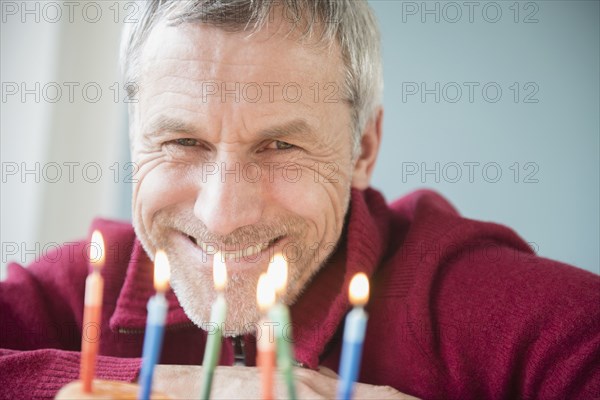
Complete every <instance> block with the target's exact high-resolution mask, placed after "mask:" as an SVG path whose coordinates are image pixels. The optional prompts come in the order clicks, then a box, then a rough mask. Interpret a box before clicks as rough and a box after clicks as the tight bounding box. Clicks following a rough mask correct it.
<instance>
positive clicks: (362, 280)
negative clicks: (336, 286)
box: [348, 272, 369, 307]
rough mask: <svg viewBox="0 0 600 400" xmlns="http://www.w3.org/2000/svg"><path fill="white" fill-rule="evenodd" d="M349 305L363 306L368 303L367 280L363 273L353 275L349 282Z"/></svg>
mask: <svg viewBox="0 0 600 400" xmlns="http://www.w3.org/2000/svg"><path fill="white" fill-rule="evenodd" d="M348 292H349V294H350V303H352V305H354V306H361V307H362V306H364V305H365V304H367V301H369V278H367V275H365V274H364V273H362V272H361V273H358V274H356V275H354V277H353V278H352V280H351V281H350V289H349V291H348Z"/></svg>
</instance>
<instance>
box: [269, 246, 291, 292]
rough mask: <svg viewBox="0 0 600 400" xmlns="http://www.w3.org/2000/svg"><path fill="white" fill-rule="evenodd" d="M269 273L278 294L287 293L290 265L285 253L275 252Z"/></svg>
mask: <svg viewBox="0 0 600 400" xmlns="http://www.w3.org/2000/svg"><path fill="white" fill-rule="evenodd" d="M267 275H268V276H269V279H271V282H273V286H274V289H275V292H276V294H277V295H279V296H281V295H282V294H283V293H285V288H286V286H287V279H288V265H287V261H286V260H285V257H283V254H281V253H277V254H275V256H274V257H273V260H272V261H271V263H269V269H268V270H267Z"/></svg>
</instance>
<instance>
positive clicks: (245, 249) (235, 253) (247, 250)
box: [186, 235, 285, 260]
mask: <svg viewBox="0 0 600 400" xmlns="http://www.w3.org/2000/svg"><path fill="white" fill-rule="evenodd" d="M186 236H187V238H188V239H189V240H190V241H191V242H192V243H193V244H194V245H195V246H196V247H198V248H200V250H202V252H203V253H204V254H214V253H215V252H216V251H220V252H221V254H222V255H223V257H225V259H226V260H230V259H236V260H239V259H241V258H246V257H252V256H254V255H257V254H259V253H261V252H263V251H265V250H267V249H269V248H270V247H272V246H274V245H276V244H277V243H279V242H280V241H282V240H283V238H284V237H285V236H278V237H276V238H274V239H272V240H269V241H267V242H262V243H249V244H246V245H243V246H241V245H236V246H235V249H225V248H224V246H219V245H217V244H215V243H204V242H198V240H197V239H196V238H195V237H193V236H190V235H186Z"/></svg>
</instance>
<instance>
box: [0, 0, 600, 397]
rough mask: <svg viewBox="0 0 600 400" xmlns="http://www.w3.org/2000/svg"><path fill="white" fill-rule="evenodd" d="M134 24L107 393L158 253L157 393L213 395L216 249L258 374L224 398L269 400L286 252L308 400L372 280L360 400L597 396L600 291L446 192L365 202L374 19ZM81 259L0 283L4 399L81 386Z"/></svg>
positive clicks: (364, 15)
mask: <svg viewBox="0 0 600 400" xmlns="http://www.w3.org/2000/svg"><path fill="white" fill-rule="evenodd" d="M128 28H129V29H128V30H127V31H126V32H125V35H124V39H123V48H122V50H123V53H122V54H123V62H124V65H123V69H124V74H125V80H126V81H129V82H134V84H132V85H130V87H131V88H135V90H134V93H131V94H132V96H135V98H136V100H137V102H136V103H133V104H131V108H130V138H131V149H132V159H133V161H134V162H135V163H136V165H137V166H138V172H137V175H136V182H135V183H134V188H133V189H134V190H133V227H132V226H131V225H129V224H125V223H118V222H114V221H106V220H97V221H95V222H94V224H93V227H92V228H93V229H100V230H101V231H102V232H103V233H104V234H105V237H106V242H107V254H106V266H105V268H104V270H103V275H104V277H105V279H106V286H105V296H104V307H103V317H102V324H103V325H102V331H101V348H100V352H101V356H100V357H99V360H98V376H99V377H101V378H105V379H117V380H127V381H134V380H135V379H136V377H137V374H138V372H139V366H140V360H139V358H138V357H139V356H140V354H141V346H142V341H143V333H144V331H143V329H144V324H145V320H146V309H145V306H146V302H147V300H148V298H149V296H150V295H152V293H153V289H152V283H151V269H152V263H151V259H152V258H153V257H154V255H155V254H156V251H157V250H158V249H164V250H165V251H166V252H167V254H168V257H169V260H170V262H171V267H172V287H173V290H174V293H169V295H168V299H169V304H170V309H169V314H168V317H167V327H166V334H165V341H164V347H163V352H162V356H161V365H159V366H158V368H157V370H156V375H155V386H156V387H158V388H159V389H162V390H164V391H166V392H169V393H171V394H173V395H175V396H177V397H194V396H197V395H198V394H199V393H200V391H199V390H200V387H199V385H200V376H201V368H202V367H201V366H199V364H200V363H201V362H202V357H203V349H204V344H205V341H206V337H207V333H206V332H205V331H204V330H203V329H202V328H207V327H209V326H210V323H211V321H210V305H211V303H212V301H213V300H214V298H215V292H214V289H213V280H212V269H211V267H212V262H213V257H214V256H215V254H216V252H217V251H220V252H221V253H222V255H223V256H224V257H225V259H226V260H227V268H228V273H229V281H228V285H227V289H226V293H225V296H226V299H227V302H228V305H229V313H228V315H227V320H226V323H225V325H224V327H223V328H224V333H225V335H226V338H225V339H224V345H223V353H222V355H221V359H220V364H221V365H223V366H231V365H232V364H233V363H234V362H235V361H238V363H243V364H245V365H246V366H243V367H242V366H237V367H222V368H220V369H219V370H218V371H217V375H216V382H215V385H214V391H215V392H214V394H215V395H217V396H222V397H225V398H257V397H259V395H260V393H259V388H258V384H257V383H256V382H257V371H256V368H254V367H253V366H254V365H255V362H256V335H257V334H264V332H263V328H264V327H260V326H259V325H258V324H257V321H258V320H259V317H260V314H259V311H258V310H257V306H256V301H255V298H256V296H255V293H256V285H257V281H258V277H259V275H260V274H261V273H262V272H265V271H266V269H267V266H268V262H269V260H270V259H271V258H272V256H273V255H274V254H275V253H279V252H281V253H283V254H284V255H285V257H286V258H287V259H288V261H289V268H290V276H289V280H288V287H287V291H286V295H285V298H284V301H285V302H286V303H287V304H288V305H290V310H291V315H292V320H293V338H290V340H293V343H294V353H295V354H294V355H295V358H296V361H297V364H298V368H296V370H295V373H296V377H297V379H298V389H299V393H300V397H310V398H332V397H333V396H334V395H335V386H336V383H337V380H336V375H335V373H334V371H337V370H338V367H339V359H340V349H341V334H342V325H343V324H342V322H343V318H344V316H345V314H346V312H347V311H348V310H349V307H350V306H349V303H348V299H347V288H348V285H349V282H350V279H351V278H352V276H353V275H354V274H355V273H357V272H364V273H366V274H367V275H368V276H369V277H370V280H371V284H372V296H371V299H370V301H369V303H368V305H367V311H368V313H369V316H370V318H369V325H368V329H367V334H366V338H365V346H364V356H363V363H362V368H361V374H360V382H362V383H361V384H359V385H358V386H357V392H356V394H357V397H359V398H403V395H402V394H401V393H407V394H410V395H413V396H418V397H422V398H461V399H481V398H543V399H552V398H581V399H586V398H594V397H597V396H598V395H599V394H600V387H599V382H600V371H599V368H598V363H597V360H598V359H600V333H599V332H600V313H599V310H598V304H600V294H599V293H600V290H599V289H600V280H599V278H598V277H597V276H595V275H593V274H591V273H588V272H585V271H583V270H579V269H577V268H574V267H571V266H567V265H564V264H560V263H558V262H554V261H551V260H547V259H543V258H540V257H537V256H536V255H535V254H534V253H533V251H532V250H531V249H530V248H529V246H528V245H527V244H526V243H525V242H524V241H523V240H522V239H521V238H519V237H518V236H517V235H516V234H515V233H514V232H513V231H511V230H510V229H508V228H506V227H503V226H500V225H496V224H492V223H483V222H477V221H473V220H468V219H465V218H463V217H461V216H460V215H459V214H458V213H457V212H456V210H455V209H454V208H453V206H452V205H450V204H449V203H448V202H447V201H446V200H445V199H443V198H442V197H441V196H439V195H438V194H436V193H433V192H427V191H421V192H416V193H412V194H410V195H407V196H406V197H404V198H401V199H399V200H396V201H395V202H393V203H391V204H387V203H386V202H385V200H384V199H383V197H382V196H381V195H380V194H379V192H377V191H376V190H374V189H372V188H370V186H369V182H370V178H371V174H372V171H373V168H374V165H375V161H376V158H377V153H378V149H379V145H380V141H381V126H382V115H383V114H382V108H381V104H380V98H381V91H382V77H381V60H380V54H379V35H378V30H377V25H376V22H375V19H374V17H373V14H372V12H371V10H370V8H369V6H368V5H367V3H366V2H362V1H341V0H340V1H322V2H321V1H320V2H313V1H308V0H307V1H300V0H298V1H291V0H289V1H283V2H277V1H273V2H270V1H249V0H248V1H246V0H239V1H160V2H159V1H148V2H145V3H144V14H143V18H141V19H140V21H139V22H138V23H137V24H135V25H133V26H130V27H128ZM80 246H81V247H82V248H85V242H81V243H80ZM64 254H71V253H66V252H65V253H64ZM72 254H74V256H73V257H58V258H53V260H57V259H58V262H56V261H55V262H54V263H53V262H50V261H47V260H42V261H40V262H38V263H36V264H34V265H32V266H30V267H29V268H27V269H24V268H22V267H21V266H18V265H16V264H13V265H11V268H10V275H9V278H8V280H7V281H6V282H4V283H2V292H0V301H1V303H2V311H3V312H2V315H1V316H0V320H1V323H2V330H3V331H2V336H1V337H0V339H1V340H2V343H1V344H2V346H1V347H2V348H4V349H3V350H1V353H0V354H2V357H1V358H0V382H1V384H0V387H2V388H4V389H3V390H4V391H5V393H6V394H7V395H18V394H22V393H23V388H24V387H26V388H27V389H25V390H26V391H28V393H30V394H34V395H38V396H53V395H54V393H55V392H56V390H57V389H58V388H60V387H61V386H62V385H64V384H65V383H67V382H69V381H71V380H75V379H77V376H78V362H79V353H78V350H79V348H80V337H81V334H82V332H83V334H84V337H85V335H86V333H87V327H84V326H83V322H82V317H81V314H82V307H83V306H82V302H83V291H84V289H83V288H84V280H85V277H86V274H87V265H86V264H87V261H86V258H85V257H84V256H83V255H82V253H81V252H78V251H74V252H72ZM278 390H279V395H280V396H284V395H285V391H284V390H282V388H281V387H279V388H278Z"/></svg>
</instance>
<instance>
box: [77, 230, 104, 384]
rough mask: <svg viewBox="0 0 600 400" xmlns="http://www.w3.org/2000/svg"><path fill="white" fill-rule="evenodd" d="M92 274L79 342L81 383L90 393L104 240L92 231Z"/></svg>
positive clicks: (88, 282)
mask: <svg viewBox="0 0 600 400" xmlns="http://www.w3.org/2000/svg"><path fill="white" fill-rule="evenodd" d="M90 264H91V266H92V272H91V273H90V274H89V276H88V277H87V279H86V280H85V302H84V304H85V308H84V312H83V328H82V330H83V335H82V340H81V370H80V375H81V381H82V382H83V391H84V392H85V393H91V392H92V380H93V379H94V374H95V370H96V357H97V355H98V347H99V346H100V320H101V315H102V291H103V289H104V280H103V279H102V276H101V275H100V269H102V266H103V265H104V239H103V238H102V234H101V233H100V232H99V231H94V233H93V234H92V240H91V243H90Z"/></svg>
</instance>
